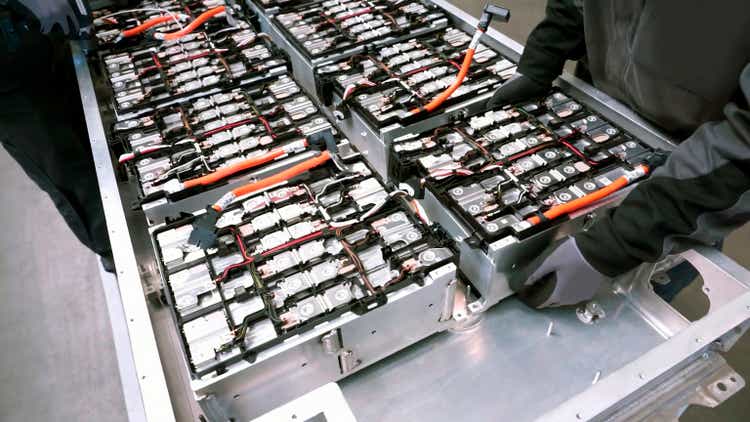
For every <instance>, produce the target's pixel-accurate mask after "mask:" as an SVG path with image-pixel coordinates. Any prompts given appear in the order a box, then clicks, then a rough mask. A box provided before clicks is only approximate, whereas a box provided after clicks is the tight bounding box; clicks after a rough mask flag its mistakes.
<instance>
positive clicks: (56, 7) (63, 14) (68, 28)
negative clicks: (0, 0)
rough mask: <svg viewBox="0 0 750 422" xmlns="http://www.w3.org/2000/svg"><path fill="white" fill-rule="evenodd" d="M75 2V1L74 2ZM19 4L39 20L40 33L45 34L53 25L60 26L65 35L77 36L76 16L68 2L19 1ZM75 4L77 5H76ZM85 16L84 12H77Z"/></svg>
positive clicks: (59, 0)
mask: <svg viewBox="0 0 750 422" xmlns="http://www.w3.org/2000/svg"><path fill="white" fill-rule="evenodd" d="M74 1H76V2H77V0H74ZM21 4H22V5H24V6H26V8H27V9H29V11H31V13H33V14H34V16H35V17H36V18H37V19H39V23H40V24H41V31H42V33H43V34H47V33H49V32H50V31H52V29H53V28H54V26H55V25H60V29H61V30H62V31H63V33H64V34H65V35H71V33H72V34H73V35H77V34H78V30H79V22H78V15H77V14H76V11H75V10H74V8H73V7H72V6H71V3H70V1H68V0H21ZM76 4H77V3H76ZM79 13H81V14H85V13H86V12H85V11H79Z"/></svg>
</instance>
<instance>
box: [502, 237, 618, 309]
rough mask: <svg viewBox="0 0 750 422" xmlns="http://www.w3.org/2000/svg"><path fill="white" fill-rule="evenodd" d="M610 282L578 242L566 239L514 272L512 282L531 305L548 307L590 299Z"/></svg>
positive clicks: (522, 298)
mask: <svg viewBox="0 0 750 422" xmlns="http://www.w3.org/2000/svg"><path fill="white" fill-rule="evenodd" d="M608 279H609V277H607V276H605V275H604V274H602V273H600V272H599V271H597V270H596V269H594V267H592V266H591V265H590V264H589V263H588V262H587V261H586V258H584V257H583V255H582V254H581V251H580V250H578V246H577V245H576V241H575V239H574V238H573V237H566V238H563V239H560V240H558V241H557V242H555V243H553V244H552V245H550V246H549V247H548V248H547V249H545V250H544V251H543V252H542V253H541V254H539V256H538V257H537V258H535V259H534V260H533V261H531V262H530V263H529V264H527V265H525V266H524V267H523V268H521V269H520V270H519V271H515V272H513V273H512V274H511V275H510V277H509V280H508V282H509V284H510V288H511V289H513V291H515V292H517V293H518V297H519V298H520V299H521V300H522V301H523V302H525V303H526V304H527V305H529V306H531V307H534V308H546V307H549V306H563V305H574V304H576V303H579V302H583V301H585V300H589V299H591V298H592V297H594V294H596V292H597V291H598V290H599V288H600V287H601V285H602V283H604V282H605V281H607V280H608Z"/></svg>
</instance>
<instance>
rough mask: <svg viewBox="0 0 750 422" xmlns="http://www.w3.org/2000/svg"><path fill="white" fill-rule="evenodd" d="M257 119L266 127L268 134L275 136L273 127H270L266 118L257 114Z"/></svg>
mask: <svg viewBox="0 0 750 422" xmlns="http://www.w3.org/2000/svg"><path fill="white" fill-rule="evenodd" d="M258 120H260V122H261V123H263V126H265V127H266V132H268V134H269V135H271V137H272V138H275V137H276V134H275V133H273V129H271V125H270V124H268V120H266V119H265V118H264V117H263V116H258Z"/></svg>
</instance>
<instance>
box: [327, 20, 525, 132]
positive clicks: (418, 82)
mask: <svg viewBox="0 0 750 422" xmlns="http://www.w3.org/2000/svg"><path fill="white" fill-rule="evenodd" d="M470 42H471V35H469V34H467V33H466V32H464V31H461V30H459V29H456V28H445V29H442V30H439V31H437V32H434V33H430V34H428V35H424V36H419V37H414V38H410V39H407V40H404V41H402V42H398V43H395V44H391V45H388V46H384V47H377V48H373V49H370V51H369V52H368V53H367V54H360V55H355V56H353V57H350V58H348V59H342V60H340V61H338V62H335V63H331V64H326V65H321V66H320V67H319V68H318V69H317V74H318V76H319V78H320V80H321V82H320V83H319V87H320V92H319V96H320V97H321V98H323V99H324V101H325V102H328V103H329V104H327V105H330V103H331V102H332V101H335V104H333V105H334V106H335V107H336V109H337V111H338V113H341V115H342V116H346V115H347V114H348V113H350V112H358V113H359V114H360V115H361V116H364V117H365V118H366V119H367V120H368V121H369V122H370V124H372V125H373V126H375V127H383V126H386V125H389V124H391V123H396V122H398V123H404V122H405V121H407V120H409V117H411V114H410V111H411V110H414V109H418V108H419V107H422V106H424V105H426V104H427V103H428V102H430V100H432V98H433V97H435V96H436V95H437V94H439V93H440V92H442V91H444V90H445V89H446V88H447V87H449V86H450V85H451V84H452V83H453V82H454V81H455V80H456V74H457V73H458V70H459V69H460V67H461V65H460V63H461V62H462V61H463V55H464V53H465V51H466V49H467V47H468V45H469V43H470ZM515 69H516V66H515V64H514V63H512V62H511V61H510V60H508V59H507V58H505V57H503V56H502V55H501V54H500V53H498V52H497V51H494V50H492V49H491V48H489V47H486V46H485V45H482V44H480V45H479V47H478V48H477V51H476V53H475V54H474V60H473V62H472V65H471V68H470V70H469V73H468V75H467V77H466V79H465V80H464V82H463V84H461V86H460V87H459V88H458V89H457V90H456V92H454V93H453V95H451V97H450V98H449V99H448V100H447V101H446V103H445V104H446V105H449V104H454V103H457V102H460V101H462V100H467V99H469V98H472V97H474V96H477V95H480V94H483V93H486V92H489V91H491V90H493V89H494V88H496V87H497V86H499V85H500V84H501V83H502V82H504V81H506V80H508V79H509V78H510V77H511V76H512V75H513V73H514V72H515ZM331 92H335V93H336V95H337V96H338V99H336V100H333V99H332V97H331Z"/></svg>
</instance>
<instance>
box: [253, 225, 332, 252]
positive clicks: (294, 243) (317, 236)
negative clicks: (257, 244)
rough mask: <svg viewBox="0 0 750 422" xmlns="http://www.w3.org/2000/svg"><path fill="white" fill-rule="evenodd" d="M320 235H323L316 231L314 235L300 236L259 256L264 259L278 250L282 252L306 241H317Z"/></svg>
mask: <svg viewBox="0 0 750 422" xmlns="http://www.w3.org/2000/svg"><path fill="white" fill-rule="evenodd" d="M322 235H323V231H322V230H318V231H316V232H314V233H310V234H308V235H306V236H302V237H300V238H299V239H294V240H290V241H289V242H286V243H284V244H283V245H279V246H276V247H274V248H271V249H269V250H267V251H265V252H263V253H262V254H260V255H261V256H264V257H265V256H268V255H271V254H274V253H276V252H278V251H280V250H284V249H287V248H290V247H292V246H294V245H299V244H300V243H303V242H307V241H308V240H313V239H317V238H319V237H320V236H322Z"/></svg>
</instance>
